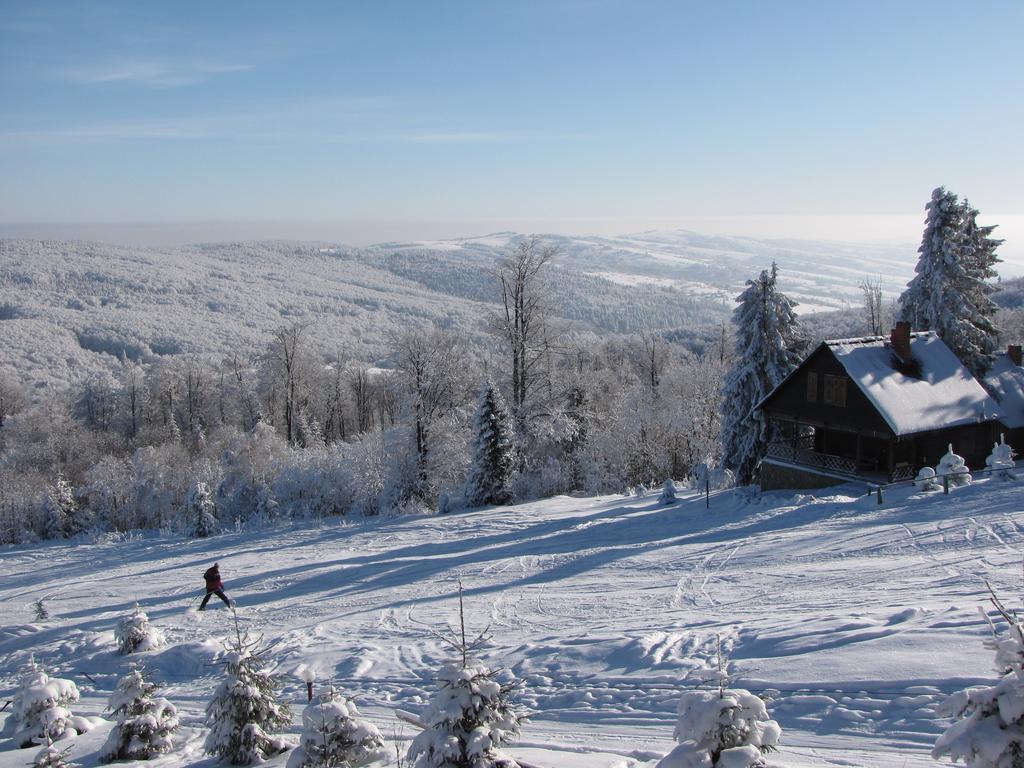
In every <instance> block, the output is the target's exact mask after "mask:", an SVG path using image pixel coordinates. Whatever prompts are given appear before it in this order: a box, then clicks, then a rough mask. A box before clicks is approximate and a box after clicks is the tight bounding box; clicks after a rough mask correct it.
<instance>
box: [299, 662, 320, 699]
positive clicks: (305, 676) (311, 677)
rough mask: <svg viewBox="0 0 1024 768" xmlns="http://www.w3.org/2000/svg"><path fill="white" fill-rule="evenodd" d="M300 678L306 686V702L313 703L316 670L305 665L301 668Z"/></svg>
mask: <svg viewBox="0 0 1024 768" xmlns="http://www.w3.org/2000/svg"><path fill="white" fill-rule="evenodd" d="M299 677H300V678H302V681H303V682H304V683H305V684H306V701H313V683H314V682H315V681H316V670H315V669H311V668H310V667H307V666H305V665H303V666H302V667H300V668H299Z"/></svg>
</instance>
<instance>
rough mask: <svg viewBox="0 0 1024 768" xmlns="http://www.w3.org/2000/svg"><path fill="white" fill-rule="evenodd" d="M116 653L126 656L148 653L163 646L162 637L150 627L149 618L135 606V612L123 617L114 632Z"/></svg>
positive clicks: (160, 633)
mask: <svg viewBox="0 0 1024 768" xmlns="http://www.w3.org/2000/svg"><path fill="white" fill-rule="evenodd" d="M114 639H115V640H116V641H117V652H118V653H120V654H121V655H128V654H129V653H135V652H137V651H150V650H153V649H154V648H159V647H160V646H162V645H163V644H164V635H163V633H162V632H161V631H160V630H159V629H157V628H156V627H154V626H152V625H150V623H149V616H147V615H146V613H145V612H144V611H143V610H142V609H141V608H140V607H139V604H138V603H136V604H135V610H134V611H132V612H131V613H130V614H129V615H128V616H125V617H124V618H123V619H121V621H120V622H119V623H118V625H117V629H115V630H114Z"/></svg>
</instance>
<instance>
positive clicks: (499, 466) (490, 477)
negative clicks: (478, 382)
mask: <svg viewBox="0 0 1024 768" xmlns="http://www.w3.org/2000/svg"><path fill="white" fill-rule="evenodd" d="M514 467H515V448H514V443H513V439H512V420H511V418H510V415H509V412H508V409H507V408H506V407H505V401H504V399H503V398H502V396H501V393H500V392H499V391H498V388H497V387H496V386H494V384H491V383H488V384H486V385H485V386H484V388H483V390H482V391H481V393H480V406H479V407H478V408H477V411H476V416H475V418H474V420H473V464H472V466H471V467H470V470H469V477H468V478H467V480H466V503H467V504H468V505H469V506H474V507H478V506H484V505H487V504H508V503H509V502H510V501H512V491H511V490H510V487H509V484H510V481H511V478H512V470H513V468H514Z"/></svg>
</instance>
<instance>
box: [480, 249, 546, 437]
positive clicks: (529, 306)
mask: <svg viewBox="0 0 1024 768" xmlns="http://www.w3.org/2000/svg"><path fill="white" fill-rule="evenodd" d="M557 252H558V249H557V248H556V247H555V246H551V245H545V244H544V243H542V242H541V240H540V239H539V238H537V237H530V238H529V239H527V240H524V241H523V242H521V243H519V244H517V245H516V246H515V247H514V248H513V249H512V251H511V253H510V254H509V255H508V257H507V258H506V259H505V261H504V262H502V263H501V265H500V266H499V267H498V280H499V282H500V283H501V304H502V308H501V312H500V314H499V315H498V317H497V318H496V323H495V332H496V335H497V336H498V337H499V338H501V339H502V340H503V341H504V342H505V343H506V344H507V345H508V351H509V354H510V356H511V358H512V410H513V413H514V414H515V415H516V418H517V419H519V420H520V422H522V420H523V418H525V409H524V406H525V405H526V402H527V400H528V398H529V396H530V392H531V390H532V388H533V387H534V385H535V384H536V383H537V382H538V380H539V379H540V377H541V375H542V374H543V372H544V364H545V351H546V347H548V345H549V340H548V337H547V334H546V330H547V329H546V326H547V323H548V316H549V311H548V306H547V302H546V301H545V293H544V285H543V272H544V267H545V266H546V265H547V264H548V263H549V262H550V261H551V260H552V259H553V258H554V257H555V255H556V254H557Z"/></svg>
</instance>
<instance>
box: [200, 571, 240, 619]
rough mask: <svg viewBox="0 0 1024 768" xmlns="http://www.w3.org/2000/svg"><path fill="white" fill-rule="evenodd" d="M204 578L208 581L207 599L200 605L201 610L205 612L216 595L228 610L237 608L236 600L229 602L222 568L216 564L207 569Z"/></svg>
mask: <svg viewBox="0 0 1024 768" xmlns="http://www.w3.org/2000/svg"><path fill="white" fill-rule="evenodd" d="M203 578H204V579H206V597H204V598H203V602H201V603H200V604H199V610H200V611H205V610H206V604H207V603H208V602H210V595H216V596H217V597H219V598H220V599H221V600H223V601H224V605H226V606H227V607H228V608H234V607H235V601H234V600H228V596H227V595H225V594H224V582H223V581H221V578H220V566H219V565H218V564H217V563H214V564H213V566H211V567H210V568H207V569H206V573H204V574H203Z"/></svg>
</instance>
